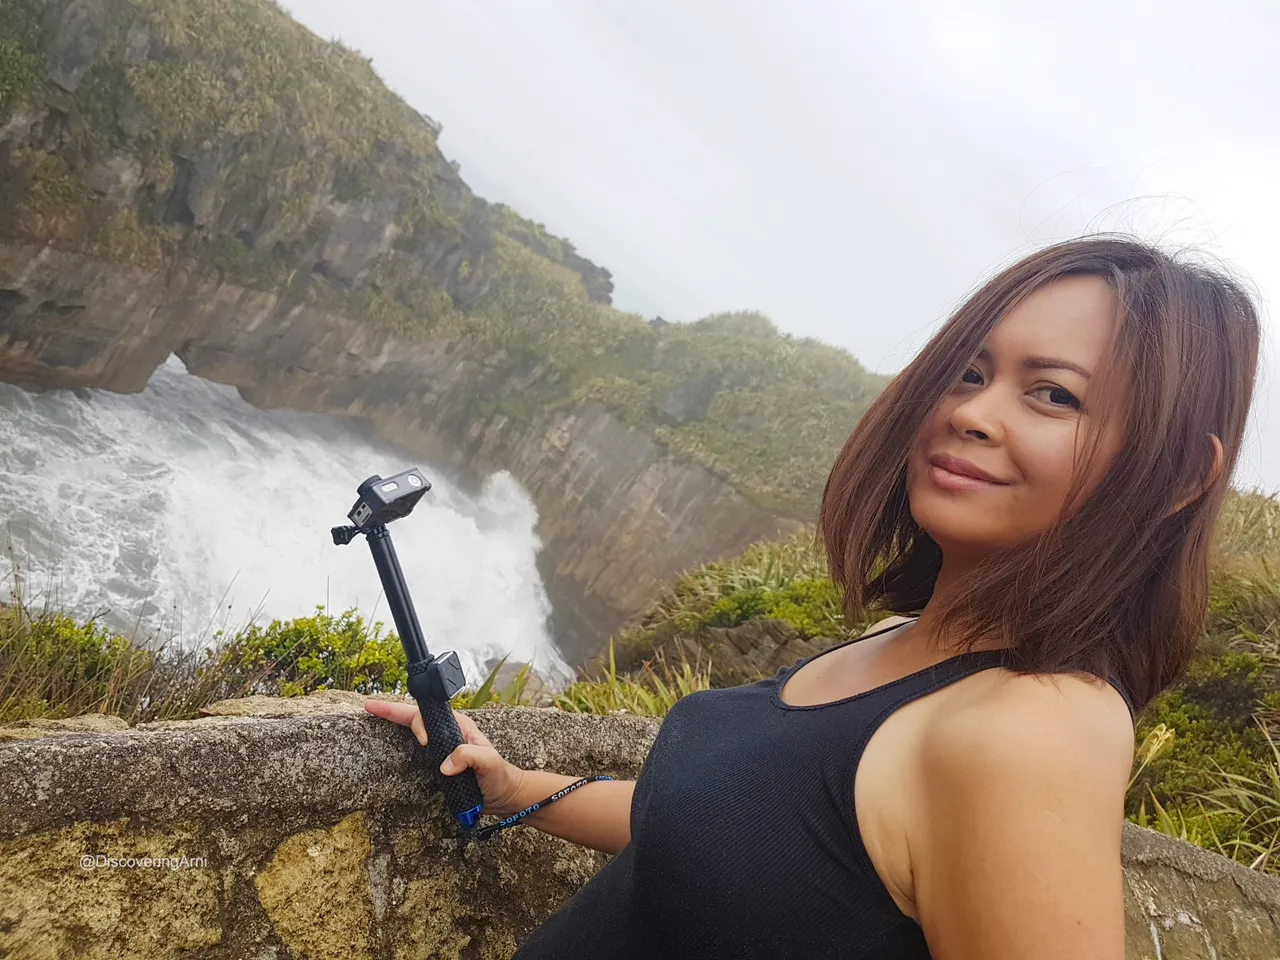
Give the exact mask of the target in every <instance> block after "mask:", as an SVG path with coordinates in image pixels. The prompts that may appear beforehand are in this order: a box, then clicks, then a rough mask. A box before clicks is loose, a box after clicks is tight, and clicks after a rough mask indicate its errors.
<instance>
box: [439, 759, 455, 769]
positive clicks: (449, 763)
mask: <svg viewBox="0 0 1280 960" xmlns="http://www.w3.org/2000/svg"><path fill="white" fill-rule="evenodd" d="M440 772H441V773H453V761H452V760H449V759H447V758H446V759H445V761H444V763H442V764H440Z"/></svg>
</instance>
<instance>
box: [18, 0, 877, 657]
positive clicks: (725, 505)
mask: <svg viewBox="0 0 1280 960" xmlns="http://www.w3.org/2000/svg"><path fill="white" fill-rule="evenodd" d="M439 132H440V130H439V127H438V125H436V124H435V123H434V122H433V121H431V120H430V119H429V118H427V117H424V116H422V115H421V114H419V113H418V112H417V111H415V110H413V109H412V108H410V107H409V106H408V105H407V104H405V103H404V102H403V101H401V100H399V99H398V98H397V97H395V96H394V95H393V94H392V93H391V92H390V91H388V90H387V89H386V88H385V87H384V86H383V85H382V84H381V82H380V81H379V80H378V78H377V76H376V75H375V74H374V73H373V71H372V69H371V68H370V67H369V64H368V62H367V61H366V60H364V58H362V57H360V56H359V55H358V54H356V53H354V52H352V51H349V50H346V49H344V48H342V47H341V46H340V45H338V44H335V43H329V42H327V41H323V40H320V39H319V38H317V37H315V36H313V35H312V34H310V33H309V32H308V31H306V30H305V29H304V28H302V27H301V26H300V25H298V24H296V23H294V22H293V21H292V20H290V19H289V18H288V17H287V16H286V15H285V14H284V13H283V12H282V11H280V10H279V8H278V7H276V6H275V5H274V4H272V3H270V2H269V0H0V378H3V379H5V380H8V381H10V382H15V383H18V384H20V385H23V386H24V387H27V388H29V389H46V388H54V387H80V386H94V387H103V388H106V389H111V390H121V391H136V390H139V389H141V388H142V387H143V385H144V384H145V383H146V381H147V379H148V377H149V376H150V374H151V373H152V371H154V370H155V369H156V367H157V366H158V365H159V364H160V363H162V362H163V361H164V359H165V358H166V357H167V356H168V355H169V354H170V353H175V354H177V355H178V356H179V357H180V358H181V359H182V360H183V361H184V362H185V363H186V364H187V367H188V369H190V370H191V371H192V372H193V373H195V374H196V375H199V376H202V377H206V378H209V379H212V380H216V381H219V382H222V383H227V384H231V385H234V386H236V387H238V388H239V389H240V391H241V393H242V394H243V395H244V396H245V398H246V399H248V400H249V401H250V402H252V403H255V404H258V405H261V406H290V407H295V408H298V409H305V410H311V411H317V412H324V413H330V414H336V415H342V416H352V417H361V418H364V419H365V421H366V422H367V423H368V424H369V426H370V429H371V430H372V431H374V432H376V433H377V434H378V435H379V436H381V437H383V438H385V439H388V440H391V441H393V442H395V443H397V444H399V445H401V446H403V447H406V448H408V449H410V450H412V451H414V452H415V453H417V454H419V455H421V456H422V457H423V458H424V460H425V461H426V462H428V463H430V464H433V465H436V466H438V467H440V468H445V469H449V470H454V471H457V472H458V474H459V475H460V476H462V477H463V478H468V477H471V478H474V477H478V476H480V475H483V474H484V473H487V472H489V471H492V470H496V469H507V470H510V471H511V472H512V473H513V474H514V475H515V476H516V477H517V478H518V479H519V480H520V481H521V482H522V483H523V484H524V485H525V487H526V488H527V489H529V490H530V492H531V494H532V495H533V497H534V500H535V502H536V504H537V508H538V513H539V518H540V520H539V529H538V532H539V535H540V536H541V538H542V540H543V542H544V545H545V549H544V553H543V556H542V558H541V565H542V570H543V574H544V577H545V578H546V581H547V583H548V589H549V591H550V593H551V596H552V600H553V603H554V606H555V609H556V615H557V618H558V621H559V622H558V624H557V626H558V629H557V639H558V640H559V642H560V644H561V646H562V648H563V649H564V650H565V652H566V653H567V655H568V656H569V657H570V658H571V659H578V658H580V657H581V656H582V655H583V654H584V653H587V652H590V651H591V650H594V649H598V648H599V646H600V644H601V643H602V642H603V641H604V639H605V638H606V637H607V635H608V634H609V633H610V632H611V631H613V630H615V629H616V628H617V627H618V626H619V625H620V624H621V622H622V621H623V620H624V619H625V618H626V617H627V616H628V615H630V614H633V613H635V612H637V611H638V610H639V609H641V607H642V606H643V605H644V603H645V602H646V601H647V600H649V599H651V598H652V597H653V596H654V594H655V592H656V590H657V587H658V583H659V581H660V580H663V579H669V578H671V577H673V576H674V575H676V574H677V573H678V572H680V571H681V570H682V569H684V568H686V567H689V566H691V565H695V564H697V563H699V562H701V561H705V560H709V559H712V558H715V557H719V556H725V555H730V554H734V553H737V552H739V551H741V550H742V549H743V548H744V547H746V546H747V545H748V544H749V543H751V542H752V541H754V540H758V539H761V538H765V537H774V536H778V535H781V534H784V533H786V532H788V531H790V530H794V529H796V528H797V527H798V526H799V524H800V523H801V522H803V521H805V520H807V519H809V518H811V517H812V516H813V509H814V506H815V504H816V499H817V496H818V494H819V492H820V490H821V486H822V482H823V480H824V479H825V476H826V471H827V469H828V467H829V465H830V463H831V461H832V459H833V458H834V456H835V453H836V451H837V450H838V448H839V444H840V442H841V441H842V440H843V438H844V437H845V436H846V435H847V432H848V430H849V429H850V428H851V427H852V424H853V422H854V421H855V420H856V418H857V416H858V415H859V414H860V413H861V411H862V410H863V409H865V406H866V404H867V403H868V402H869V401H870V399H871V398H872V397H873V396H874V395H875V393H876V392H877V390H878V389H879V387H880V386H881V383H882V378H877V377H873V376H870V375H868V374H866V372H865V371H864V370H862V368H861V367H860V366H859V365H858V364H857V363H856V361H854V360H853V359H852V358H851V357H849V356H848V354H847V353H844V352H843V351H839V350H835V349H834V348H830V347H827V346H824V345H822V344H818V343H816V342H814V341H808V340H794V339H792V338H789V337H785V336H781V335H779V334H778V333H777V331H776V330H775V329H774V328H773V327H772V325H771V324H770V323H769V322H768V321H767V320H765V319H764V318H762V317H758V316H757V315H754V314H745V315H729V316H724V317H715V318H708V320H706V321H702V322H700V323H698V324H691V325H670V326H658V325H651V324H649V323H646V322H645V321H643V320H642V319H640V318H638V317H634V316H629V315H626V314H622V313H619V312H618V311H615V310H613V309H612V308H611V307H610V306H609V305H608V303H609V299H610V292H611V290H612V283H611V280H610V278H609V274H608V271H606V270H603V269H602V268H600V267H597V266H596V265H594V264H592V263H590V262H589V261H587V260H586V259H584V258H583V257H582V256H581V255H580V254H579V253H578V252H577V251H576V250H575V249H574V248H573V245H572V244H570V243H569V242H568V241H565V240H563V239H561V238H557V237H554V236H552V235H551V234H549V233H548V232H547V231H546V230H545V229H544V228H543V227H542V226H541V225H539V224H535V223H531V222H529V221H527V220H525V219H523V218H521V217H519V216H518V215H517V214H516V213H515V212H514V211H512V210H510V209H509V208H507V207H504V206H502V205H499V204H490V203H487V202H485V201H484V200H482V199H480V198H478V197H476V196H475V195H474V194H472V193H471V191H470V190H469V189H468V188H467V186H466V184H465V183H464V182H463V181H462V179H461V178H460V176H459V175H458V171H457V169H456V167H455V165H453V164H451V163H449V162H448V161H447V160H446V159H445V157H444V156H443V154H442V153H441V152H440V149H439V146H438V142H437V141H438V136H439ZM372 468H373V465H371V469H372Z"/></svg>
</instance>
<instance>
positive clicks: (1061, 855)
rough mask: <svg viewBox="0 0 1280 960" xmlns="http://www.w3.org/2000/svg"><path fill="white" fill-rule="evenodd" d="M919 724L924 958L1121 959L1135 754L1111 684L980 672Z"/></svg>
mask: <svg viewBox="0 0 1280 960" xmlns="http://www.w3.org/2000/svg"><path fill="white" fill-rule="evenodd" d="M979 678H981V682H977V683H973V684H966V685H965V687H964V693H963V695H960V694H959V692H958V695H957V697H956V698H955V699H954V700H953V701H951V702H950V703H949V704H948V709H947V710H945V711H941V710H940V711H937V712H936V714H935V715H934V716H931V717H930V719H929V721H928V723H927V725H926V726H927V730H924V729H922V735H921V741H920V744H921V757H920V760H921V761H922V762H921V764H920V766H919V768H918V769H919V776H920V777H921V778H922V781H923V787H924V788H923V789H922V790H920V791H918V796H919V798H920V799H919V801H918V803H917V804H915V805H913V811H912V816H911V818H910V819H909V821H908V831H909V837H908V840H909V849H910V860H911V879H912V896H913V899H914V904H915V908H916V911H917V914H918V917H919V921H920V924H921V926H922V927H923V929H924V932H925V937H926V939H927V940H928V942H929V946H930V949H931V950H932V951H933V952H934V955H935V956H946V957H994V956H1000V957H1004V958H1009V960H1015V958H1016V960H1024V958H1025V960H1031V958H1035V960H1069V958H1077V957H1086V956H1087V957H1096V958H1099V960H1102V958H1106V960H1122V958H1123V956H1124V908H1123V906H1124V891H1123V882H1124V881H1123V875H1122V872H1121V865H1120V843H1121V828H1122V826H1123V824H1124V794H1125V787H1126V785H1127V783H1128V776H1129V771H1130V767H1131V764H1132V760H1133V728H1132V726H1131V725H1130V722H1129V711H1128V708H1127V707H1126V706H1125V705H1124V700H1123V699H1122V698H1121V697H1120V695H1119V693H1118V692H1116V691H1115V690H1114V688H1112V687H1111V686H1110V685H1109V684H1105V683H1102V682H1101V681H1098V682H1095V681H1093V680H1092V678H1085V677H1077V676H1073V675H1054V676H1052V677H1041V676H1032V675H1018V674H1014V673H1012V672H1011V671H1006V670H990V671H983V672H981V673H980V674H977V675H975V677H973V678H972V679H974V680H979Z"/></svg>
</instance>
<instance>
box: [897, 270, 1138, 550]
mask: <svg viewBox="0 0 1280 960" xmlns="http://www.w3.org/2000/svg"><path fill="white" fill-rule="evenodd" d="M1117 307H1118V300H1117V298H1116V296H1115V294H1114V293H1113V292H1112V290H1111V288H1110V287H1109V286H1107V284H1106V283H1105V282H1104V281H1103V280H1102V279H1100V278H1098V277H1090V276H1073V277H1064V278H1063V279H1061V280H1057V281H1054V282H1053V283H1050V284H1046V285H1045V286H1043V287H1040V288H1039V289H1038V290H1036V291H1035V292H1034V293H1032V294H1031V295H1030V296H1028V297H1027V298H1026V299H1024V300H1023V301H1022V302H1021V303H1020V304H1019V305H1018V306H1017V307H1015V308H1014V309H1013V310H1011V311H1009V313H1008V314H1006V315H1005V317H1004V318H1003V319H1001V321H1000V323H999V324H998V325H997V326H996V328H995V329H994V330H993V331H992V332H991V334H990V335H989V336H988V338H987V341H986V343H985V344H984V345H983V349H982V350H981V351H980V352H979V354H978V356H977V357H975V358H974V359H973V361H972V362H971V363H970V365H969V367H968V368H967V369H966V371H965V372H964V373H963V374H962V375H961V377H960V380H959V382H957V383H956V384H955V385H954V386H953V388H952V390H951V392H950V393H949V394H947V395H946V396H945V397H944V398H943V400H942V402H941V404H939V406H938V407H937V409H936V410H935V411H934V412H933V414H932V415H931V416H930V417H929V418H928V419H927V420H926V421H925V423H924V424H923V425H922V426H921V429H920V433H919V435H918V436H917V437H916V442H915V444H914V447H913V450H912V453H911V457H910V461H909V466H908V471H907V495H908V498H909V501H910V504H911V514H912V516H913V517H914V518H915V521H916V523H918V524H919V525H920V526H921V527H922V528H923V529H924V530H925V531H927V532H928V534H929V535H930V536H931V537H932V538H933V539H934V541H935V542H936V543H937V544H938V546H939V547H940V548H941V549H942V551H943V553H944V555H947V556H956V555H965V556H980V555H981V554H983V553H986V552H989V551H991V550H994V549H997V548H1000V547H1007V546H1012V545H1013V544H1015V543H1018V542H1019V541H1021V540H1024V539H1025V538H1027V537H1029V536H1032V535H1034V534H1037V533H1040V532H1043V531H1044V530H1047V529H1048V528H1049V527H1050V526H1052V525H1053V523H1054V522H1055V521H1056V520H1057V519H1058V517H1059V516H1060V515H1061V513H1062V512H1063V509H1064V507H1065V506H1066V499H1067V493H1068V490H1069V486H1070V483H1071V478H1072V472H1073V469H1074V467H1075V465H1076V458H1077V454H1078V452H1079V453H1081V454H1082V453H1083V449H1084V443H1085V440H1086V438H1087V430H1088V428H1089V427H1090V423H1091V421H1090V418H1091V408H1095V407H1096V406H1097V401H1098V399H1099V397H1098V396H1097V388H1095V389H1094V390H1093V392H1091V390H1090V385H1089V383H1090V375H1091V374H1092V372H1093V371H1095V370H1098V369H1099V367H1100V365H1101V362H1102V358H1103V357H1104V356H1105V354H1106V351H1107V350H1108V349H1110V343H1111V337H1112V334H1113V332H1114V329H1115V324H1116V323H1117ZM1120 434H1121V428H1120V426H1119V423H1118V418H1113V421H1112V424H1111V425H1110V426H1109V427H1108V429H1107V432H1106V433H1105V434H1104V436H1103V437H1102V438H1101V444H1100V446H1099V448H1098V457H1097V459H1096V460H1095V462H1094V463H1093V464H1092V465H1091V467H1090V469H1089V471H1088V474H1087V476H1086V486H1085V495H1086V496H1087V495H1088V493H1089V492H1090V491H1092V490H1093V488H1094V487H1095V486H1096V485H1097V484H1098V482H1099V481H1101V479H1102V477H1103V476H1104V475H1105V473H1106V470H1107V468H1108V466H1109V465H1110V463H1111V460H1112V459H1113V458H1114V456H1115V455H1116V453H1117V452H1118V450H1119V447H1120V440H1121V435H1120ZM965 472H968V473H978V474H979V475H985V479H977V478H974V477H971V476H965V475H964V474H965Z"/></svg>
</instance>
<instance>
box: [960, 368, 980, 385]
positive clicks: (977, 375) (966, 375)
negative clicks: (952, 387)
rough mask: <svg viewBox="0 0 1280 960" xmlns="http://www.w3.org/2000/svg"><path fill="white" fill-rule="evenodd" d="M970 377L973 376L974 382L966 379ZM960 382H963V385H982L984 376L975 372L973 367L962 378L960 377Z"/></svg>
mask: <svg viewBox="0 0 1280 960" xmlns="http://www.w3.org/2000/svg"><path fill="white" fill-rule="evenodd" d="M970 375H972V376H973V377H974V378H975V379H973V380H969V379H966V378H967V377H969V376H970ZM960 382H961V383H981V382H982V374H981V373H979V372H978V371H977V370H975V369H974V368H973V367H970V368H969V369H968V370H966V371H965V372H964V373H963V374H961V376H960Z"/></svg>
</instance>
